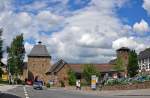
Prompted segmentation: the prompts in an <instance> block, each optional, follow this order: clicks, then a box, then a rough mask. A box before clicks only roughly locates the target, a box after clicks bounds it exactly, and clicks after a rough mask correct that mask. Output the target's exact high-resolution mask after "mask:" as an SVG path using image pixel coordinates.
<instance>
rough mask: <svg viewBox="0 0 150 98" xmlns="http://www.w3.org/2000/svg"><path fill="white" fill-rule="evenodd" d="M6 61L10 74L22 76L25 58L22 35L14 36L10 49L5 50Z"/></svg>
mask: <svg viewBox="0 0 150 98" xmlns="http://www.w3.org/2000/svg"><path fill="white" fill-rule="evenodd" d="M7 52H8V61H7V64H8V66H9V69H10V72H11V74H12V75H14V74H15V75H19V74H22V70H21V69H22V65H23V60H24V56H25V48H24V39H23V34H21V35H18V36H16V37H15V38H14V39H13V41H12V43H11V45H10V47H8V48H7Z"/></svg>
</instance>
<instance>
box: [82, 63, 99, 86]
mask: <svg viewBox="0 0 150 98" xmlns="http://www.w3.org/2000/svg"><path fill="white" fill-rule="evenodd" d="M92 75H96V76H97V77H100V72H99V71H98V70H97V69H96V67H95V66H94V65H92V64H85V65H84V66H83V77H84V79H85V80H86V82H87V84H88V85H89V84H90V83H91V76H92Z"/></svg>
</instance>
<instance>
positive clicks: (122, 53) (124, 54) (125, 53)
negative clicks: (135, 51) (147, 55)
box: [116, 47, 130, 77]
mask: <svg viewBox="0 0 150 98" xmlns="http://www.w3.org/2000/svg"><path fill="white" fill-rule="evenodd" d="M116 52H117V58H121V60H122V61H123V66H124V68H125V70H124V72H122V75H123V76H124V77H127V74H128V73H127V72H128V71H127V66H128V64H129V52H130V49H129V48H127V47H121V48H119V49H118V50H117V51H116Z"/></svg>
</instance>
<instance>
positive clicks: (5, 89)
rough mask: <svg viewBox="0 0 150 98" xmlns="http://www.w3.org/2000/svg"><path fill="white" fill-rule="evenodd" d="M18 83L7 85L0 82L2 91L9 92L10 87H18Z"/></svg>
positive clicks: (0, 90)
mask: <svg viewBox="0 0 150 98" xmlns="http://www.w3.org/2000/svg"><path fill="white" fill-rule="evenodd" d="M17 86H18V85H5V84H0V92H7V91H8V90H10V89H13V88H16V87H17Z"/></svg>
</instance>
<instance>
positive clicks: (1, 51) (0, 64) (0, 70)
mask: <svg viewBox="0 0 150 98" xmlns="http://www.w3.org/2000/svg"><path fill="white" fill-rule="evenodd" d="M2 33H3V29H2V28H1V29H0V77H1V76H2V73H3V71H2V68H1V67H2V62H1V60H2V58H3V39H2Z"/></svg>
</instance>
